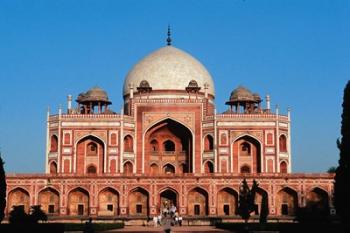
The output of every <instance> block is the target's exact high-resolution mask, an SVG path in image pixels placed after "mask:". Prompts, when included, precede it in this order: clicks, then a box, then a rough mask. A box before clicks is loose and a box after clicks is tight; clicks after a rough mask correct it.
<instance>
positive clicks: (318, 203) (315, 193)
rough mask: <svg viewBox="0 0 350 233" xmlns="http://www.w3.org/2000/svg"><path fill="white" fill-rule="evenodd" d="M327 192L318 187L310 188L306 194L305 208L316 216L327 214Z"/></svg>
mask: <svg viewBox="0 0 350 233" xmlns="http://www.w3.org/2000/svg"><path fill="white" fill-rule="evenodd" d="M328 200H329V197H328V193H327V192H326V191H324V190H323V189H320V188H314V189H312V190H311V191H310V192H309V193H308V194H307V196H306V208H307V209H308V210H309V211H310V212H311V213H313V214H314V215H318V216H327V215H328V214H329V201H328Z"/></svg>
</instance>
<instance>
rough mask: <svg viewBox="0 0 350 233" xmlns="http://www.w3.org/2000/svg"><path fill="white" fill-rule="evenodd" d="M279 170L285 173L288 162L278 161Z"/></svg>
mask: <svg viewBox="0 0 350 233" xmlns="http://www.w3.org/2000/svg"><path fill="white" fill-rule="evenodd" d="M280 172H281V173H283V174H287V173H288V164H287V162H286V161H282V162H281V163H280Z"/></svg>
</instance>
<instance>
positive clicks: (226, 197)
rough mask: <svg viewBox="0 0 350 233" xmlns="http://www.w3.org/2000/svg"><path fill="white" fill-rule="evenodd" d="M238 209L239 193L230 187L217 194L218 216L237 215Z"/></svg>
mask: <svg viewBox="0 0 350 233" xmlns="http://www.w3.org/2000/svg"><path fill="white" fill-rule="evenodd" d="M237 208H238V192H237V191H236V190H234V189H232V188H230V187H224V188H222V189H220V190H219V192H217V213H218V215H231V216H232V215H236V213H237Z"/></svg>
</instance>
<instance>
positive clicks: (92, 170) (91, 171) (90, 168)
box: [86, 164, 97, 175]
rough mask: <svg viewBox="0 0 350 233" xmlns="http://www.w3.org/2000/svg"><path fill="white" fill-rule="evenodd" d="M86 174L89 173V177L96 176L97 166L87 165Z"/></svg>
mask: <svg viewBox="0 0 350 233" xmlns="http://www.w3.org/2000/svg"><path fill="white" fill-rule="evenodd" d="M86 173H87V174H88V175H95V174H96V173H97V169H96V166H95V164H89V165H87V168H86Z"/></svg>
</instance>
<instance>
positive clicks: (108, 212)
mask: <svg viewBox="0 0 350 233" xmlns="http://www.w3.org/2000/svg"><path fill="white" fill-rule="evenodd" d="M118 214H119V192H118V191H117V190H116V189H114V188H112V187H105V188H103V189H102V190H101V191H100V192H99V193H98V213H97V215H99V216H115V215H118Z"/></svg>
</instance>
